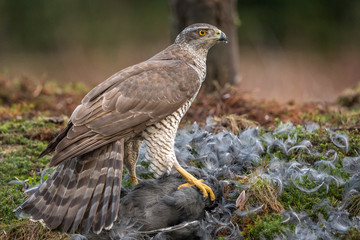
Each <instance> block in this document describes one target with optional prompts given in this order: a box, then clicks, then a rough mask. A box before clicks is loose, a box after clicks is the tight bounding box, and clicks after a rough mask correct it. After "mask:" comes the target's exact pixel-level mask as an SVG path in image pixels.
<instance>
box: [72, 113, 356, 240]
mask: <svg viewBox="0 0 360 240" xmlns="http://www.w3.org/2000/svg"><path fill="white" fill-rule="evenodd" d="M216 124H217V123H215V122H213V121H212V120H211V119H210V118H209V119H208V120H207V122H206V124H205V125H204V126H203V127H199V126H198V125H197V124H196V123H194V124H192V125H188V126H186V127H185V128H183V129H181V130H179V131H178V134H177V137H176V139H175V152H176V157H177V159H178V161H179V163H180V164H181V165H182V166H183V167H184V168H186V169H187V171H189V172H190V173H192V174H193V175H194V176H196V177H198V178H202V179H204V180H205V183H206V184H208V185H209V186H210V187H211V188H212V189H213V190H214V193H215V195H216V200H215V201H214V202H211V201H210V200H209V199H207V198H206V199H204V198H203V197H202V193H201V192H200V191H199V190H198V189H197V188H195V187H190V188H186V187H185V188H181V189H180V190H177V186H178V185H180V184H182V183H184V181H185V180H184V179H183V178H182V177H181V176H180V174H178V173H177V172H176V171H173V172H171V173H170V175H167V176H162V177H161V178H159V179H142V180H140V183H139V184H138V185H137V186H136V187H125V186H123V188H122V193H121V194H122V196H121V207H120V211H119V217H118V219H117V221H116V223H115V224H114V226H113V228H112V229H111V230H108V231H103V232H102V233H101V234H100V235H96V234H89V235H86V236H84V235H81V234H75V235H73V236H72V239H74V240H75V239H79V240H80V239H218V238H219V237H222V238H223V239H241V238H243V237H244V230H245V229H243V228H244V226H242V225H241V224H239V222H241V220H244V219H245V218H249V217H251V216H254V215H262V214H264V213H265V212H276V213H277V214H280V215H281V216H282V222H281V223H283V224H284V226H285V227H284V228H283V230H282V231H281V232H279V233H277V234H276V236H275V237H274V238H275V239H304V240H305V239H307V240H309V239H341V236H342V234H347V233H348V231H349V230H350V229H352V228H357V229H360V217H359V216H358V215H359V211H360V156H346V154H347V153H348V152H349V151H350V144H349V137H348V136H347V135H346V134H344V133H337V132H333V131H331V130H329V129H322V131H323V134H325V135H327V136H328V138H329V140H330V141H329V144H330V147H326V148H323V149H320V148H315V147H314V146H313V143H312V139H307V136H309V135H308V133H310V134H311V133H315V132H318V131H320V127H319V125H317V124H308V125H307V126H304V127H302V126H294V125H293V124H292V123H291V122H288V123H285V124H282V123H280V124H279V125H278V126H277V127H276V128H275V129H273V130H264V129H260V128H258V127H251V128H247V129H245V130H243V131H241V132H240V133H239V134H234V133H232V132H229V131H220V132H216ZM331 146H332V147H331ZM359 149H360V146H359V148H358V149H355V151H353V152H359ZM339 152H342V153H344V154H343V155H342V156H346V157H342V159H341V158H340V157H339ZM292 153H296V154H292ZM144 155H145V148H144V146H142V147H141V149H140V154H139V159H138V162H140V164H139V165H138V166H137V175H138V176H149V175H150V173H149V171H148V169H147V167H146V166H147V163H145V162H144ZM294 156H296V158H294ZM339 167H340V170H341V172H342V173H343V174H339V171H335V170H336V168H339ZM344 176H346V177H344ZM128 178H129V176H128V175H127V174H125V176H124V181H123V182H127V181H126V180H127V179H128ZM257 181H262V182H265V183H268V186H267V187H266V189H267V190H266V193H263V194H264V195H266V196H260V198H259V199H260V202H256V201H250V199H251V194H253V195H254V190H253V189H252V188H253V187H254V186H255V185H254V184H252V183H254V182H257ZM287 186H293V187H295V188H296V189H298V190H300V191H301V192H303V193H304V194H312V193H315V192H317V191H319V190H320V189H325V190H326V191H329V189H330V188H331V186H343V187H344V188H343V189H344V191H343V192H342V193H341V194H342V201H339V202H338V204H333V203H331V202H330V199H328V198H325V199H323V200H321V201H319V202H318V203H317V204H315V205H314V206H313V207H312V209H313V210H314V211H315V210H316V209H320V208H321V209H324V211H317V215H315V216H314V215H311V216H310V214H309V212H307V211H305V210H301V209H297V210H294V209H293V208H292V207H291V206H282V205H281V203H280V202H279V201H278V198H279V197H281V196H282V194H283V193H284V191H286V189H287ZM309 186H311V187H309ZM264 191H265V190H264ZM252 199H254V198H252ZM255 199H256V198H255ZM324 214H325V215H326V217H325V216H324ZM286 226H288V227H286ZM260 238H264V239H265V237H264V236H262V235H261V233H260Z"/></svg>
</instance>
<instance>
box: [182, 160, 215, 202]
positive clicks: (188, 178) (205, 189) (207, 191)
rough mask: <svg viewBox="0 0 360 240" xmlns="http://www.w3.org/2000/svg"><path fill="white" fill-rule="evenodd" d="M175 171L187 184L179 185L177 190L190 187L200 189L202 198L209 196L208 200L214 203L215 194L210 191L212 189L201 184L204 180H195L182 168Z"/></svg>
mask: <svg viewBox="0 0 360 240" xmlns="http://www.w3.org/2000/svg"><path fill="white" fill-rule="evenodd" d="M176 170H177V171H178V172H179V173H180V174H181V175H182V176H183V177H184V178H185V179H186V181H187V183H184V184H181V185H180V186H179V187H178V189H180V188H182V187H191V186H194V185H195V186H196V187H198V188H199V189H200V191H202V193H203V196H204V198H205V197H207V196H208V195H209V194H210V200H211V201H214V200H215V194H214V192H213V191H212V189H211V188H210V187H209V186H208V185H206V184H204V183H202V182H203V181H204V180H203V179H197V178H195V177H194V176H193V175H191V174H190V173H188V172H187V171H185V169H183V168H182V167H180V166H179V167H177V168H176Z"/></svg>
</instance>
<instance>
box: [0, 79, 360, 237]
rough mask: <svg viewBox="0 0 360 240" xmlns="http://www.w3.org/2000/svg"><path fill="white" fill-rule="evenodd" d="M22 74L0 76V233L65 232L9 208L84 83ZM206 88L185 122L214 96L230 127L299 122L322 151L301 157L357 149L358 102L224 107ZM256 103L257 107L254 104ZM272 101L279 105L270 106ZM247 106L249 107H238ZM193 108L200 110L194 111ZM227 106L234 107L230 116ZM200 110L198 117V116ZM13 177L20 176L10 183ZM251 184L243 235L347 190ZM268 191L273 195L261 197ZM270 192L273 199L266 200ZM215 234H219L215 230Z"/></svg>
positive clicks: (262, 232)
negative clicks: (342, 139) (256, 206)
mask: <svg viewBox="0 0 360 240" xmlns="http://www.w3.org/2000/svg"><path fill="white" fill-rule="evenodd" d="M24 81H25V80H22V81H21V80H18V81H14V82H12V83H9V79H6V77H4V76H1V77H0V89H4V87H7V88H9V91H4V90H2V91H1V92H0V113H1V114H0V115H1V117H0V201H1V202H0V239H68V238H69V235H67V234H62V233H59V232H56V231H49V230H48V229H46V228H44V227H42V226H41V225H40V224H38V223H33V222H30V221H27V220H18V219H16V218H15V216H14V214H13V209H14V208H16V207H17V206H18V205H19V204H20V203H21V202H22V201H23V200H24V198H25V196H24V194H23V190H24V186H25V185H35V184H37V183H39V181H40V174H41V172H42V170H43V169H45V168H46V167H47V164H48V162H49V160H50V158H49V157H44V158H41V159H37V156H38V155H39V154H40V153H41V151H42V150H44V149H45V147H46V144H47V142H48V141H49V140H50V139H52V138H53V137H54V136H55V135H56V133H57V132H58V131H59V130H60V129H62V128H63V127H64V126H65V124H66V122H67V117H66V116H69V115H70V113H71V111H72V110H73V109H74V108H75V106H76V105H77V104H78V103H79V102H80V99H81V98H82V97H83V96H84V93H85V92H86V91H87V90H88V89H86V88H83V87H82V86H81V85H76V84H75V85H74V84H73V85H67V86H65V87H64V86H59V85H57V84H49V83H47V84H42V87H41V89H39V88H37V87H36V84H34V83H33V82H31V81H30V83H29V80H28V79H26V81H25V84H24ZM14 89H15V90H14ZM74 89H75V90H74ZM18 91H20V92H22V93H21V94H20V96H18V95H17V94H18V93H17V92H18ZM231 91H232V95H231V96H236V92H234V90H231ZM204 96H205V95H204V94H200V96H199V98H198V100H197V102H196V104H194V106H193V107H192V110H190V114H189V116H188V117H187V118H186V119H185V121H184V122H186V121H191V122H192V121H194V120H197V121H198V122H200V123H201V122H204V121H205V119H206V117H207V116H205V115H204V114H203V108H204V106H205V108H206V107H209V106H211V104H214V106H211V108H216V109H220V110H219V111H218V112H217V111H214V112H215V114H217V116H219V117H218V118H217V119H216V121H217V123H218V126H219V127H218V128H217V129H218V130H219V129H230V130H231V131H233V132H236V133H237V131H240V130H241V129H242V128H245V127H247V126H254V125H260V126H261V134H264V133H267V132H272V131H273V129H274V128H275V127H276V125H278V124H279V123H280V122H285V121H287V120H290V121H292V122H294V123H296V124H299V126H298V127H296V129H297V130H296V131H295V132H296V134H297V141H298V142H300V141H302V140H305V139H307V140H310V141H311V143H312V145H313V149H314V150H316V151H317V152H319V153H321V154H320V155H318V156H317V157H316V158H317V159H314V156H312V155H307V154H306V153H302V158H303V159H304V160H306V161H307V162H308V163H309V164H312V163H313V162H315V161H316V160H320V159H322V158H324V154H325V153H326V151H328V150H329V149H335V150H336V152H337V153H338V156H339V159H340V161H341V159H343V158H344V157H345V156H359V153H360V147H359V146H360V134H359V128H360V122H359V121H360V120H359V119H360V117H359V116H360V110H359V109H351V110H349V109H346V108H342V107H340V106H331V107H329V106H326V107H321V108H320V109H319V108H316V107H313V106H315V105H311V106H312V107H309V106H306V107H304V106H300V107H298V108H296V107H289V106H284V107H283V108H281V105H279V104H274V103H270V104H268V105H267V104H266V103H256V104H254V101H253V100H251V102H248V101H247V100H246V99H242V100H241V102H242V103H245V104H244V106H247V107H248V109H246V108H244V107H243V108H241V109H240V110H239V108H238V105H237V104H238V103H237V102H236V101H235V100H236V99H233V98H234V97H233V98H228V99H226V100H224V101H222V102H221V104H222V105H221V107H218V105H217V104H219V103H218V102H216V99H217V98H216V97H215V98H214V99H215V102H216V103H214V101H213V100H211V99H210V98H208V97H204ZM64 99H65V100H64ZM255 105H256V109H257V111H258V114H257V113H256V111H255V110H254V106H255ZM47 106H48V107H47ZM216 106H217V107H216ZM259 106H260V107H259ZM274 108H276V109H277V110H276V111H275V110H274ZM62 110H63V111H62ZM246 112H248V113H249V114H248V115H243V114H244V113H246ZM197 113H199V114H198V115H197ZM207 113H208V110H207ZM230 113H232V114H234V115H231V116H229V114H230ZM62 114H65V115H62ZM266 114H267V115H268V116H269V117H268V118H267V120H266V121H265V120H263V119H262V118H263V117H264V116H265V115H266ZM203 115H204V116H203ZM201 116H202V118H201V119H199V117H201ZM259 119H262V120H261V121H260V120H259ZM264 119H265V118H264ZM264 121H265V122H264ZM308 122H315V123H317V124H319V125H320V129H318V130H316V131H313V132H311V133H310V132H308V131H303V130H302V125H304V124H305V123H308ZM324 127H326V128H330V129H333V130H334V131H337V132H340V133H341V132H343V133H346V134H347V135H348V136H349V151H348V152H346V151H344V149H342V148H339V147H336V146H335V145H334V144H333V143H331V136H330V135H329V133H328V132H327V131H325V130H324ZM278 137H279V138H281V137H284V138H285V137H287V136H281V135H279V136H278ZM270 154H271V156H274V155H275V156H277V157H278V158H281V159H287V161H294V160H295V159H297V157H298V154H300V153H299V152H295V151H293V152H291V153H290V154H288V155H285V154H284V153H283V152H281V151H280V150H278V149H274V150H273V151H272V152H271V153H270ZM270 154H269V153H266V152H265V153H264V154H263V156H262V159H263V165H264V166H266V164H267V163H268V162H269V161H270V160H271V156H270ZM335 166H336V169H332V170H331V171H333V172H332V173H333V174H337V175H338V176H341V177H342V178H343V179H344V180H347V179H348V178H349V176H348V174H346V173H345V172H344V171H343V170H342V169H341V164H340V163H337V164H336V165H335ZM256 174H257V173H252V174H250V175H249V177H254V178H256ZM13 180H18V182H22V183H18V184H10V182H11V181H13ZM252 184H253V188H251V190H250V191H249V192H248V193H247V194H249V195H251V197H250V198H249V202H252V203H253V202H256V201H261V199H262V200H263V203H264V202H265V204H267V208H266V211H265V212H263V213H261V214H259V215H254V216H251V217H249V218H245V219H239V218H237V219H234V221H235V223H236V224H238V225H239V226H240V228H241V230H242V233H243V237H244V238H245V239H259V237H260V236H263V237H265V238H266V239H271V238H273V237H274V236H275V235H276V234H281V233H282V232H283V230H284V228H285V227H286V226H285V224H283V223H281V219H282V218H281V215H280V213H279V212H280V211H282V210H283V209H284V210H285V211H287V210H289V209H290V208H292V209H293V210H294V211H299V210H301V211H306V212H308V213H309V215H310V216H314V218H315V217H316V215H317V212H319V211H320V212H322V213H324V216H325V218H326V212H325V211H324V209H322V208H318V209H316V210H313V208H312V207H313V205H315V204H316V203H318V202H320V201H322V200H324V199H328V200H329V201H330V204H331V206H335V205H337V204H339V203H341V201H342V193H343V191H344V189H343V187H342V186H341V185H340V186H337V185H336V184H330V185H329V190H328V191H326V190H325V188H320V189H319V190H318V191H316V192H314V193H304V192H302V191H300V190H299V189H297V188H296V187H295V186H292V185H286V186H285V187H284V192H283V193H282V194H281V195H277V192H276V189H275V188H274V187H273V186H271V184H270V183H268V182H266V181H254V182H253V183H252ZM302 184H303V185H304V186H305V187H308V188H312V187H314V186H313V185H312V184H313V183H312V182H310V181H309V182H306V181H305V182H302ZM274 189H275V190H274ZM274 198H275V199H274ZM264 199H265V201H264ZM266 199H267V200H270V201H266ZM271 200H274V201H273V202H272V203H271ZM275 200H276V201H275ZM358 202H359V201H357V203H358ZM275 203H276V204H275ZM271 204H272V205H271ZM352 207H353V208H354V209H355V210H354V211H357V212H356V213H355V214H358V213H359V207H358V205H356V206H352ZM347 235H348V236H352V237H354V236H355V237H358V236H359V232H358V230H357V229H352V230H351V231H350V232H349V233H348V234H347ZM344 237H346V236H344ZM219 239H222V237H221V236H219ZM344 239H345V238H344Z"/></svg>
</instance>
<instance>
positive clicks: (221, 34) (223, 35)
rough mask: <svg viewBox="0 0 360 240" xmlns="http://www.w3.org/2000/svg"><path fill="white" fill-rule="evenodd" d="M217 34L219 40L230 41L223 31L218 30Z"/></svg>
mask: <svg viewBox="0 0 360 240" xmlns="http://www.w3.org/2000/svg"><path fill="white" fill-rule="evenodd" d="M216 35H217V40H218V41H219V42H225V43H227V42H228V40H227V37H226V35H225V33H224V32H223V31H221V30H217V32H216Z"/></svg>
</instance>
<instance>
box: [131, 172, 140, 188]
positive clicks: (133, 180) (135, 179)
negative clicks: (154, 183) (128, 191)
mask: <svg viewBox="0 0 360 240" xmlns="http://www.w3.org/2000/svg"><path fill="white" fill-rule="evenodd" d="M130 181H131V184H132V185H133V186H135V185H136V184H138V179H137V177H136V173H134V175H130Z"/></svg>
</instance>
